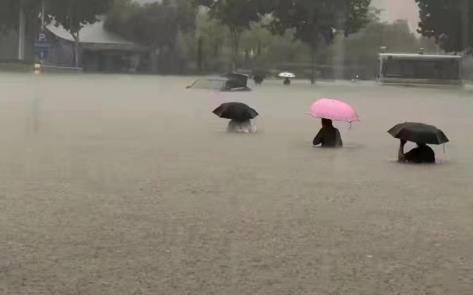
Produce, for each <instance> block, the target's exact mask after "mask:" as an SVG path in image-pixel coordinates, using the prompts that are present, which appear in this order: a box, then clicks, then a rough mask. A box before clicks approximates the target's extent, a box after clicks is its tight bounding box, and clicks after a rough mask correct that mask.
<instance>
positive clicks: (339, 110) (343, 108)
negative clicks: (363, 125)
mask: <svg viewBox="0 0 473 295" xmlns="http://www.w3.org/2000/svg"><path fill="white" fill-rule="evenodd" d="M309 114H310V115H311V116H313V117H315V118H323V119H330V120H333V121H342V122H348V123H351V122H355V121H360V119H359V118H358V114H357V113H356V112H355V110H354V109H353V108H352V107H351V106H350V105H348V104H347V103H344V102H343V101H339V100H336V99H329V98H322V99H319V100H317V101H316V102H314V103H313V104H312V106H311V107H310V113H309Z"/></svg>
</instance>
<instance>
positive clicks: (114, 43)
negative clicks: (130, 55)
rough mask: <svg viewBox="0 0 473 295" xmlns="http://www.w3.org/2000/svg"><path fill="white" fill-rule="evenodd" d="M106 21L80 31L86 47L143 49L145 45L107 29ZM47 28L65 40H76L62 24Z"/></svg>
mask: <svg viewBox="0 0 473 295" xmlns="http://www.w3.org/2000/svg"><path fill="white" fill-rule="evenodd" d="M104 23H105V21H104V20H103V19H102V20H99V21H98V22H96V23H94V24H89V25H86V26H84V27H83V28H82V29H81V31H80V33H79V40H80V43H81V44H82V45H83V46H84V47H86V48H87V47H91V48H95V49H98V48H110V49H124V50H138V49H141V50H143V49H144V47H143V46H140V45H138V44H136V43H134V42H131V41H128V40H126V39H124V38H122V37H121V36H119V35H117V34H114V33H112V32H110V31H107V30H106V29H105V28H104ZM46 28H47V30H48V31H49V32H51V33H52V34H54V35H55V36H56V37H58V38H61V39H63V40H67V41H71V42H74V38H72V36H71V34H70V33H69V32H68V31H67V30H66V29H64V28H63V27H62V26H61V25H56V24H49V25H48V26H47V27H46Z"/></svg>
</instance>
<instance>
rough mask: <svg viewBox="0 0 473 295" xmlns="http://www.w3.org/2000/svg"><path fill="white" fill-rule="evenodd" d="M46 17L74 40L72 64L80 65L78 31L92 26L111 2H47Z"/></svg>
mask: <svg viewBox="0 0 473 295" xmlns="http://www.w3.org/2000/svg"><path fill="white" fill-rule="evenodd" d="M47 2H48V15H50V16H51V17H52V19H53V20H54V21H55V24H56V25H62V27H63V28H64V29H66V30H67V31H68V32H69V33H70V34H71V36H72V38H73V39H74V43H75V46H74V63H75V65H76V66H79V65H80V60H79V52H80V30H81V29H82V28H83V27H84V26H85V25H87V24H93V23H95V22H97V21H99V19H98V18H97V17H98V16H99V15H101V14H104V13H105V12H107V11H108V10H109V9H110V7H111V6H112V4H113V0H47Z"/></svg>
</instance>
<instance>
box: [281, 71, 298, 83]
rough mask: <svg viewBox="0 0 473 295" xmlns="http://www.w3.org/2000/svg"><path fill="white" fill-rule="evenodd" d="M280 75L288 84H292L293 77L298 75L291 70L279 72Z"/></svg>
mask: <svg viewBox="0 0 473 295" xmlns="http://www.w3.org/2000/svg"><path fill="white" fill-rule="evenodd" d="M278 77H279V78H282V79H284V81H283V84H284V85H286V86H288V85H291V79H294V78H295V77H296V75H295V74H294V73H291V72H282V73H279V74H278Z"/></svg>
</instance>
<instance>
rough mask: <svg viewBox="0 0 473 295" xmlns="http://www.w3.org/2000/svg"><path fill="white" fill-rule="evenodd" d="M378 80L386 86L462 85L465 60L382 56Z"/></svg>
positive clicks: (452, 57)
mask: <svg viewBox="0 0 473 295" xmlns="http://www.w3.org/2000/svg"><path fill="white" fill-rule="evenodd" d="M378 66H379V69H378V80H379V82H381V83H383V84H384V83H385V84H420V85H422V84H428V85H435V84H437V85H462V83H463V82H462V70H461V68H462V57H461V56H458V55H428V54H405V53H380V54H379V60H378Z"/></svg>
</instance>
